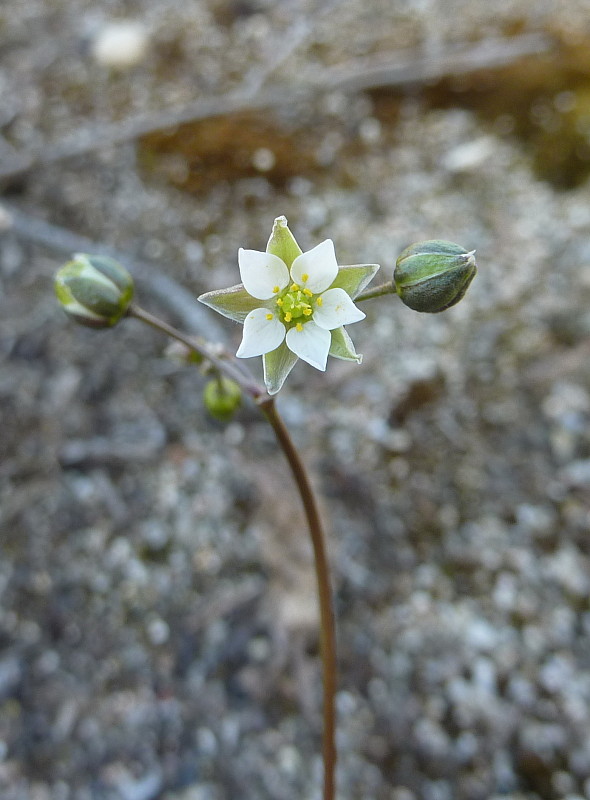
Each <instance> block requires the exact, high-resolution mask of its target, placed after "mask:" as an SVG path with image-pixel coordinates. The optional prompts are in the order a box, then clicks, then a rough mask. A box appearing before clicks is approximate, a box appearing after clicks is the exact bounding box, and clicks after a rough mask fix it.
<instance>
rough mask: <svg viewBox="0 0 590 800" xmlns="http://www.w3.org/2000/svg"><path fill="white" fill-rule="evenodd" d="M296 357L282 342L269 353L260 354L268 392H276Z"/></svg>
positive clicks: (293, 364)
mask: <svg viewBox="0 0 590 800" xmlns="http://www.w3.org/2000/svg"><path fill="white" fill-rule="evenodd" d="M297 361H298V358H297V356H296V355H295V353H292V352H291V350H289V348H288V347H287V345H286V343H285V342H283V343H282V344H281V345H279V346H278V347H277V349H276V350H273V351H272V352H270V353H265V354H264V355H263V356H262V363H263V366H264V383H265V385H266V389H267V391H268V393H269V394H276V393H277V392H278V391H279V389H280V388H281V387H282V385H283V383H284V382H285V379H286V378H287V375H288V374H289V373H290V372H291V370H292V369H293V367H294V366H295V364H296V363H297Z"/></svg>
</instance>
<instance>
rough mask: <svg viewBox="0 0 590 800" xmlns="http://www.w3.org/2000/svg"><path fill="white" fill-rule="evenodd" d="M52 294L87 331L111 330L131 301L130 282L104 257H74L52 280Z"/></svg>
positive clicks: (109, 259)
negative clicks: (53, 286)
mask: <svg viewBox="0 0 590 800" xmlns="http://www.w3.org/2000/svg"><path fill="white" fill-rule="evenodd" d="M55 294H56V295H57V299H58V300H59V302H60V303H61V307H62V308H63V310H64V311H65V312H66V314H68V315H69V316H70V317H72V319H74V320H75V321H76V322H78V323H80V325H86V326H88V327H90V328H111V327H112V326H113V325H116V324H117V322H118V321H119V320H120V319H121V317H123V316H124V315H125V314H126V312H127V309H128V308H129V304H130V303H131V300H132V298H133V278H132V277H131V275H130V274H129V273H128V272H127V270H126V269H125V268H124V267H122V266H121V264H119V263H118V262H117V261H115V260H114V259H112V258H108V256H91V255H85V254H84V253H78V254H77V255H76V256H74V259H73V261H69V262H68V263H67V264H64V266H63V267H61V269H59V270H58V271H57V274H56V276H55Z"/></svg>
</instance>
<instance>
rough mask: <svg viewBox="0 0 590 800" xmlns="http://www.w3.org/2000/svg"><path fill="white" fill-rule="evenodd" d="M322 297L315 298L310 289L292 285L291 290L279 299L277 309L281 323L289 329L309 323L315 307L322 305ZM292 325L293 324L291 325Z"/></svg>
mask: <svg viewBox="0 0 590 800" xmlns="http://www.w3.org/2000/svg"><path fill="white" fill-rule="evenodd" d="M321 301H322V298H321V297H315V296H314V294H313V292H312V291H311V290H310V289H302V288H301V287H300V286H299V284H297V283H292V284H291V286H290V287H289V289H288V290H287V291H286V292H285V293H284V294H282V295H281V297H278V298H277V308H278V313H279V317H280V319H281V322H283V323H284V324H285V325H286V326H287V327H288V328H291V327H293V325H295V326H296V327H297V328H299V330H301V327H300V326H301V325H302V324H303V323H304V322H307V321H308V319H310V318H311V315H312V314H313V305H314V304H316V305H321V304H322V302H321ZM291 323H292V324H291Z"/></svg>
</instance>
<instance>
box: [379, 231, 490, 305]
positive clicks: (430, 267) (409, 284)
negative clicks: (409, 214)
mask: <svg viewBox="0 0 590 800" xmlns="http://www.w3.org/2000/svg"><path fill="white" fill-rule="evenodd" d="M476 272H477V265H476V263H475V250H472V251H471V252H467V251H466V250H465V248H464V247H460V246H459V245H458V244H454V243H453V242H445V241H441V240H438V239H435V240H432V241H428V242H417V243H416V244H412V245H410V246H409V247H406V249H405V250H404V251H403V253H401V255H400V256H399V258H398V259H397V261H396V263H395V271H394V273H393V281H394V285H395V290H396V292H397V293H398V295H399V296H400V299H401V300H402V302H403V303H405V305H407V306H408V307H409V308H413V309H414V311H425V312H427V313H431V314H436V313H437V312H439V311H445V310H446V309H447V308H450V307H451V306H454V305H455V303H458V302H459V300H461V298H462V297H463V295H464V294H465V292H466V291H467V287H468V286H469V284H470V283H471V281H472V280H473V278H474V277H475V273H476Z"/></svg>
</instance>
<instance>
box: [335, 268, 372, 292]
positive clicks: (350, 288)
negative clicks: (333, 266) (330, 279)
mask: <svg viewBox="0 0 590 800" xmlns="http://www.w3.org/2000/svg"><path fill="white" fill-rule="evenodd" d="M378 269H379V264H354V265H353V266H346V267H340V269H339V270H338V275H337V276H336V278H335V280H334V283H333V284H332V285H331V286H330V289H338V288H339V289H344V291H345V292H346V294H347V295H348V296H349V297H352V299H353V300H354V298H355V297H356V296H357V295H359V294H360V293H361V292H362V291H363V289H364V288H365V286H367V285H368V284H369V283H370V282H371V281H372V280H373V278H374V277H375V274H376V273H377V270H378Z"/></svg>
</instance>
